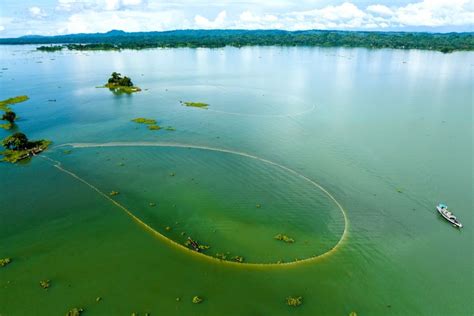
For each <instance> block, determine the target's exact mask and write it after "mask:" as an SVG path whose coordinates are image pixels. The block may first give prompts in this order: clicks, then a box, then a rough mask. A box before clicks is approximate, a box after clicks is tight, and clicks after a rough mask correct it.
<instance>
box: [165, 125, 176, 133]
mask: <svg viewBox="0 0 474 316" xmlns="http://www.w3.org/2000/svg"><path fill="white" fill-rule="evenodd" d="M165 130H167V131H171V132H174V131H175V130H176V128H174V127H173V126H166V127H165Z"/></svg>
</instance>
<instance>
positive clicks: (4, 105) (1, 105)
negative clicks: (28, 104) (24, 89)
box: [0, 95, 29, 112]
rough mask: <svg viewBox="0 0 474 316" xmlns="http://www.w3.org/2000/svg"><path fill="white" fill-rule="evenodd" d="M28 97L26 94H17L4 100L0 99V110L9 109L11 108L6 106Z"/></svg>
mask: <svg viewBox="0 0 474 316" xmlns="http://www.w3.org/2000/svg"><path fill="white" fill-rule="evenodd" d="M28 99H29V97H28V96H26V95H19V96H16V97H13V98H8V99H6V100H3V101H0V111H5V112H7V111H11V109H10V108H9V107H8V106H9V105H11V104H16V103H21V102H25V101H26V100H28Z"/></svg>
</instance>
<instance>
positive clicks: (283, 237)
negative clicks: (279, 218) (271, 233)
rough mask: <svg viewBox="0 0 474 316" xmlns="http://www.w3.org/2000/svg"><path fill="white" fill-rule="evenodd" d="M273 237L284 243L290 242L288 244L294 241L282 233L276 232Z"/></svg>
mask: <svg viewBox="0 0 474 316" xmlns="http://www.w3.org/2000/svg"><path fill="white" fill-rule="evenodd" d="M273 238H274V239H276V240H280V241H284V242H286V243H290V244H292V243H294V242H295V240H294V239H293V238H291V237H288V236H287V235H284V234H278V235H276V236H275V237H273Z"/></svg>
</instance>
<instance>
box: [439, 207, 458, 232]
mask: <svg viewBox="0 0 474 316" xmlns="http://www.w3.org/2000/svg"><path fill="white" fill-rule="evenodd" d="M436 210H437V211H438V213H439V214H440V215H441V216H442V217H443V218H444V219H445V220H447V221H448V222H450V223H451V224H453V225H454V226H455V227H457V228H462V224H461V223H460V222H458V221H457V220H455V219H452V218H449V217H448V216H447V215H446V214H444V212H443V209H442V208H441V207H439V206H437V207H436Z"/></svg>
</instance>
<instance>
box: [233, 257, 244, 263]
mask: <svg viewBox="0 0 474 316" xmlns="http://www.w3.org/2000/svg"><path fill="white" fill-rule="evenodd" d="M232 260H234V261H236V262H239V263H242V262H244V257H242V256H234V257H232Z"/></svg>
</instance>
